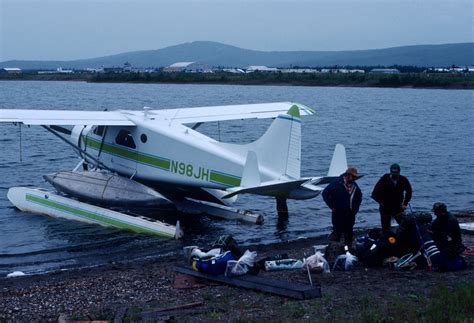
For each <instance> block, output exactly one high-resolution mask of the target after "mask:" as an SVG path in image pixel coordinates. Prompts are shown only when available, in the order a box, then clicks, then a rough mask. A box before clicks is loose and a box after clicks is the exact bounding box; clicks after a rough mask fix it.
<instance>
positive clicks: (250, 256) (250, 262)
mask: <svg viewBox="0 0 474 323" xmlns="http://www.w3.org/2000/svg"><path fill="white" fill-rule="evenodd" d="M256 258H257V253H256V252H255V251H249V250H246V251H245V253H244V254H243V255H242V257H240V258H239V260H237V261H228V262H227V267H226V271H225V275H226V276H227V277H231V276H241V275H245V274H246V273H248V271H249V268H250V267H253V266H254V265H255V259H256Z"/></svg>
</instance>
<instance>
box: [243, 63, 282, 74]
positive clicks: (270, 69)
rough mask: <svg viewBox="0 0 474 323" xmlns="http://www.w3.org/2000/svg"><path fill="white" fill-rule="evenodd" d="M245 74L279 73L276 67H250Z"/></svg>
mask: <svg viewBox="0 0 474 323" xmlns="http://www.w3.org/2000/svg"><path fill="white" fill-rule="evenodd" d="M246 71H247V73H253V72H267V73H275V72H279V70H278V68H276V67H266V66H263V65H261V66H258V65H251V66H249V67H247V70H246Z"/></svg>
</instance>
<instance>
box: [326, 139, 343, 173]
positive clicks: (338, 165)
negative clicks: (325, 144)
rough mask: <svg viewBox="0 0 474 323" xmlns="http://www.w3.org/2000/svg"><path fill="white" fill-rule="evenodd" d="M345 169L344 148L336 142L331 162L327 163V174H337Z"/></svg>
mask: <svg viewBox="0 0 474 323" xmlns="http://www.w3.org/2000/svg"><path fill="white" fill-rule="evenodd" d="M346 169H347V157H346V148H345V147H344V146H343V145H341V144H337V145H336V147H335V148H334V154H333V155H332V160H331V164H330V165H329V171H328V176H339V175H341V174H343V173H344V172H345V171H346Z"/></svg>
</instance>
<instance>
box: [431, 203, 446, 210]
mask: <svg viewBox="0 0 474 323" xmlns="http://www.w3.org/2000/svg"><path fill="white" fill-rule="evenodd" d="M437 210H440V211H443V212H447V211H448V208H447V207H446V204H444V203H441V202H436V203H435V204H433V209H432V211H433V212H435V211H437Z"/></svg>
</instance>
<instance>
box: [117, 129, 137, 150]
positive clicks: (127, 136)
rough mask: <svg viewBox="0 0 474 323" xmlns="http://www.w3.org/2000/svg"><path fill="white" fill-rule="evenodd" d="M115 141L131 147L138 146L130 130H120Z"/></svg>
mask: <svg viewBox="0 0 474 323" xmlns="http://www.w3.org/2000/svg"><path fill="white" fill-rule="evenodd" d="M115 142H116V143H117V144H119V145H122V146H125V147H129V148H133V149H135V148H137V145H135V140H133V137H132V134H131V133H130V131H127V130H123V129H122V130H120V131H119V133H118V135H117V137H115Z"/></svg>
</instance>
